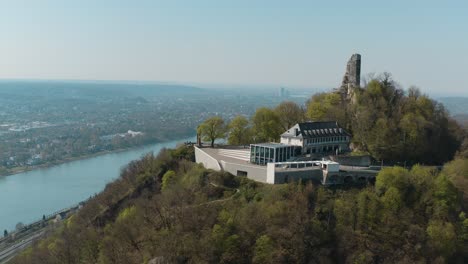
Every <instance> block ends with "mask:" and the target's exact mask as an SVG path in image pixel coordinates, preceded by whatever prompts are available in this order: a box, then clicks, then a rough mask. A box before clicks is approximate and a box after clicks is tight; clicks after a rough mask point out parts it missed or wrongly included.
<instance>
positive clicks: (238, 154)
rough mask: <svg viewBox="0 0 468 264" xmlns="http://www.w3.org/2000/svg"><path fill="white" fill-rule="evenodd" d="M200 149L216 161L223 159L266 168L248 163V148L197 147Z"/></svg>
mask: <svg viewBox="0 0 468 264" xmlns="http://www.w3.org/2000/svg"><path fill="white" fill-rule="evenodd" d="M199 149H200V150H201V151H203V152H205V153H206V154H208V155H210V156H211V157H212V158H214V159H216V160H217V161H220V160H223V161H225V162H228V163H234V164H244V165H250V166H254V167H259V168H266V167H265V166H261V165H257V164H254V163H250V149H248V148H245V149H232V148H211V147H205V148H199Z"/></svg>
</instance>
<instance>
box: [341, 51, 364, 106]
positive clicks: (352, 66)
mask: <svg viewBox="0 0 468 264" xmlns="http://www.w3.org/2000/svg"><path fill="white" fill-rule="evenodd" d="M360 83H361V55H360V54H357V53H356V54H353V55H352V56H351V58H350V59H349V61H348V64H346V73H345V75H344V76H343V81H342V82H341V87H340V91H341V92H342V94H343V96H344V97H345V98H346V99H350V98H351V97H352V94H353V89H354V88H355V87H359V85H360Z"/></svg>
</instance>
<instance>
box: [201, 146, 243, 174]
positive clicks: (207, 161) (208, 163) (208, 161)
mask: <svg viewBox="0 0 468 264" xmlns="http://www.w3.org/2000/svg"><path fill="white" fill-rule="evenodd" d="M194 148H195V162H196V163H202V164H203V166H205V168H207V169H212V170H217V171H220V170H221V166H220V165H219V163H218V161H217V160H216V159H215V158H213V157H211V156H210V155H208V154H206V153H205V152H204V151H203V150H201V149H199V148H198V147H196V146H194ZM234 175H236V174H234Z"/></svg>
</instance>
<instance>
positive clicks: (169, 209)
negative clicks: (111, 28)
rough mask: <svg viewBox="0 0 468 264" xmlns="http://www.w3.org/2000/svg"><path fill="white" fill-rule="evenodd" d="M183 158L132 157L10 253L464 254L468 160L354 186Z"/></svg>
mask: <svg viewBox="0 0 468 264" xmlns="http://www.w3.org/2000/svg"><path fill="white" fill-rule="evenodd" d="M191 159H193V148H190V147H185V146H183V147H180V148H178V149H176V150H163V151H161V153H160V154H159V155H158V156H157V157H154V156H152V155H148V156H146V157H144V158H142V159H141V160H139V161H135V162H132V163H131V164H129V165H128V166H127V167H126V168H124V169H123V170H122V174H121V177H120V178H119V179H118V180H117V181H116V182H114V183H111V184H109V185H108V186H107V187H106V189H105V190H104V191H103V192H102V193H100V194H99V195H97V196H96V197H95V198H94V199H92V200H91V201H90V202H89V203H88V204H86V205H85V206H84V208H82V209H81V211H79V212H78V213H77V214H76V215H73V216H72V217H71V218H69V219H67V220H66V221H64V222H63V223H62V224H60V225H59V227H58V228H56V229H55V230H53V231H51V232H50V234H49V235H48V236H47V238H46V239H43V240H41V241H38V242H36V243H35V244H34V246H33V247H31V248H29V249H27V250H26V251H25V252H24V253H22V254H21V255H20V256H18V257H16V258H15V259H14V260H13V261H12V263H21V264H27V263H39V264H40V263H125V264H131V263H148V262H150V261H151V260H152V261H154V262H155V263H428V262H430V263H466V262H467V260H468V218H467V215H466V208H468V207H467V206H468V203H467V200H466V197H467V196H466V194H467V193H466V192H467V190H468V189H467V184H466V183H467V178H466V175H468V160H467V159H461V158H460V159H458V160H455V161H453V162H451V163H449V164H447V165H446V166H445V167H444V169H443V170H442V171H441V172H439V171H437V170H435V169H433V168H431V167H422V166H414V167H413V168H412V169H411V170H406V169H404V168H401V167H394V168H388V169H384V170H383V171H381V172H380V173H379V175H378V176H377V181H376V185H375V187H374V186H368V187H365V188H363V189H360V190H359V189H349V190H346V189H328V188H324V187H320V186H314V185H312V184H311V183H301V182H299V183H298V182H296V183H290V184H284V185H266V184H261V183H256V182H253V181H250V180H248V179H246V178H243V177H235V176H232V175H230V174H228V173H223V172H214V171H211V170H207V169H204V168H203V167H201V166H200V165H198V164H195V163H193V162H192V161H190V160H191ZM460 183H464V185H461V184H460ZM462 188H463V189H462ZM463 192H465V196H463ZM463 198H465V200H463Z"/></svg>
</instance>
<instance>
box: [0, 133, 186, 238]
mask: <svg viewBox="0 0 468 264" xmlns="http://www.w3.org/2000/svg"><path fill="white" fill-rule="evenodd" d="M186 141H192V142H193V141H195V137H191V138H186V139H180V140H174V141H168V142H164V143H158V144H153V145H148V146H144V147H141V148H135V149H131V150H127V151H122V152H117V153H110V154H104V155H101V156H96V157H93V158H89V159H83V160H76V161H72V162H69V163H64V164H61V165H57V166H54V167H50V168H43V169H37V170H33V171H28V172H24V173H20V174H15V175H10V176H6V177H0V232H1V234H2V235H3V230H5V229H7V230H9V231H11V230H13V229H14V228H15V225H16V224H17V223H18V222H22V223H24V224H28V223H31V222H33V221H35V220H39V219H41V218H42V215H48V214H51V213H54V212H56V211H58V210H60V209H62V208H66V207H69V206H71V205H74V204H77V203H78V202H81V201H83V200H86V199H87V198H89V197H90V196H92V195H94V194H96V193H98V192H100V191H102V190H103V189H104V187H105V186H106V184H107V183H109V182H111V181H112V180H114V179H116V178H117V177H118V176H119V173H120V169H121V168H122V167H123V166H125V165H126V164H128V163H129V162H130V161H132V160H135V159H138V158H140V157H141V156H142V155H144V154H146V153H149V152H154V153H155V154H157V153H158V152H159V150H161V149H162V148H165V147H166V148H172V147H175V146H176V144H177V143H182V142H186Z"/></svg>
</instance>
